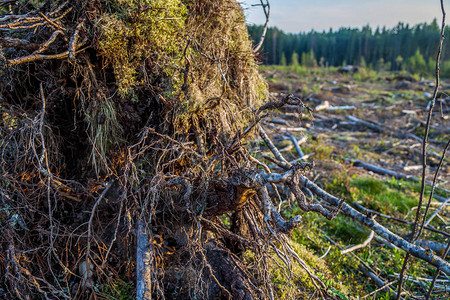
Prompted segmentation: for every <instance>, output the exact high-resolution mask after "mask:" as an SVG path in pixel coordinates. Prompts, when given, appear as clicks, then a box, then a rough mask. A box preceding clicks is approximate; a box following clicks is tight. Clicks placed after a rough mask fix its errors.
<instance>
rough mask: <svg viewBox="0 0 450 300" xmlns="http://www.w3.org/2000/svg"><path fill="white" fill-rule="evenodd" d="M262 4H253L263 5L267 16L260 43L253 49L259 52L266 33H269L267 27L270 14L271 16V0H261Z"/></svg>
mask: <svg viewBox="0 0 450 300" xmlns="http://www.w3.org/2000/svg"><path fill="white" fill-rule="evenodd" d="M260 2H261V4H255V5H253V6H257V5H258V6H259V5H261V6H262V8H263V10H264V15H265V16H266V22H265V23H264V29H263V32H262V34H261V38H260V40H259V43H258V45H256V46H255V48H254V49H253V51H254V52H258V51H259V49H261V47H262V45H263V42H264V39H265V38H266V33H267V27H268V25H269V16H270V3H269V0H266V3H264V2H263V0H260Z"/></svg>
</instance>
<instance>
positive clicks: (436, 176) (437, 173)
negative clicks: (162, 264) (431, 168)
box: [417, 140, 450, 238]
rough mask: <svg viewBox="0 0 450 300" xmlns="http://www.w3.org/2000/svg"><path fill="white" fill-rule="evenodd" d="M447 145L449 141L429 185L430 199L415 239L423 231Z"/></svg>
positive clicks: (449, 142)
mask: <svg viewBox="0 0 450 300" xmlns="http://www.w3.org/2000/svg"><path fill="white" fill-rule="evenodd" d="M449 145H450V140H449V141H448V143H447V145H446V146H445V148H444V152H443V153H442V157H441V160H440V161H439V165H438V168H437V170H436V172H435V173H434V177H433V183H432V185H431V192H430V197H429V199H428V203H427V206H426V208H425V212H424V214H423V219H422V224H421V226H420V228H419V232H418V233H417V238H419V237H420V234H421V233H422V229H423V227H424V225H425V219H426V218H427V215H428V210H429V209H430V205H431V200H432V199H433V195H434V189H435V188H436V181H437V178H438V176H439V171H440V170H441V168H442V165H443V163H444V158H445V153H446V152H447V150H448V147H449ZM420 208H421V207H420V204H419V210H420Z"/></svg>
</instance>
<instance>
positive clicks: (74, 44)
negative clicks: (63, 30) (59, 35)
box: [69, 21, 84, 61]
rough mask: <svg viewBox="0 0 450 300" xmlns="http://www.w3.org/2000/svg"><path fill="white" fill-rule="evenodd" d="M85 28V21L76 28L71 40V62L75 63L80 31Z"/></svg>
mask: <svg viewBox="0 0 450 300" xmlns="http://www.w3.org/2000/svg"><path fill="white" fill-rule="evenodd" d="M83 26H84V21H83V22H81V23H80V24H78V25H77V27H76V28H75V32H74V33H73V35H72V37H71V38H70V41H69V61H74V59H75V51H76V48H77V43H78V37H79V35H80V30H81V29H82V28H83Z"/></svg>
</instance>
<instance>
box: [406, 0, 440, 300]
mask: <svg viewBox="0 0 450 300" xmlns="http://www.w3.org/2000/svg"><path fill="white" fill-rule="evenodd" d="M441 11H442V26H441V38H440V39H439V47H438V52H437V55H436V78H435V79H436V82H435V86H434V91H433V98H432V100H431V105H430V109H429V111H428V116H427V123H426V125H425V134H424V136H423V142H422V181H421V190H420V197H419V204H418V209H417V213H416V218H415V221H414V225H413V228H412V230H411V235H410V241H413V240H415V239H416V238H418V236H417V237H416V230H417V225H418V223H419V222H420V218H421V210H422V202H423V198H424V196H425V181H426V179H425V177H426V174H427V145H428V134H429V132H430V123H431V116H432V115H433V108H434V104H435V103H436V97H437V92H438V90H439V83H440V82H439V63H440V60H441V51H442V44H443V42H444V32H445V9H444V1H443V0H441ZM424 218H426V216H424ZM420 232H421V230H419V234H420ZM408 259H409V253H407V254H406V256H405V259H404V261H403V266H402V270H401V272H400V278H399V284H398V292H397V294H398V295H397V299H399V297H400V293H401V291H402V284H403V275H404V273H405V271H406V269H407V266H408ZM438 268H439V267H438ZM444 272H445V271H444ZM447 274H448V273H447Z"/></svg>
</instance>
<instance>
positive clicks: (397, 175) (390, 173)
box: [345, 159, 450, 200]
mask: <svg viewBox="0 0 450 300" xmlns="http://www.w3.org/2000/svg"><path fill="white" fill-rule="evenodd" d="M345 160H346V161H347V162H348V163H353V165H354V166H357V167H361V168H363V169H366V170H368V171H372V172H374V173H377V174H380V175H387V176H391V177H394V178H395V179H405V180H411V181H415V182H420V180H421V179H420V178H418V177H414V176H411V175H407V174H403V173H399V172H395V171H392V170H388V169H385V168H382V167H379V166H376V165H373V164H369V163H367V162H364V161H361V160H358V159H345ZM425 183H426V184H428V185H430V186H431V185H433V183H432V182H431V181H429V180H426V181H425ZM436 189H438V190H441V191H444V192H446V193H449V194H450V190H448V189H446V188H443V187H439V186H437V187H436ZM433 196H434V195H433ZM435 198H436V199H438V200H442V197H435Z"/></svg>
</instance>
